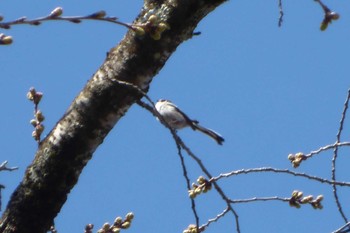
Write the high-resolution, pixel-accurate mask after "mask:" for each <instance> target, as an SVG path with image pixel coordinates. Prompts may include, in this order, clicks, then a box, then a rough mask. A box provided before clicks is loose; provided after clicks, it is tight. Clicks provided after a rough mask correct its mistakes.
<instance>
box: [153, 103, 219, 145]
mask: <svg viewBox="0 0 350 233" xmlns="http://www.w3.org/2000/svg"><path fill="white" fill-rule="evenodd" d="M156 109H157V111H158V112H159V114H160V115H161V116H162V117H163V118H164V120H165V121H166V122H167V123H168V124H169V126H170V127H171V128H173V129H182V128H184V127H187V126H189V127H191V128H192V129H193V130H198V131H200V132H202V133H205V134H206V135H208V136H209V137H211V138H213V139H214V140H215V141H216V142H217V143H218V144H219V145H222V143H223V142H224V138H223V137H221V135H219V134H218V133H216V132H214V131H213V130H211V129H207V128H204V127H203V126H200V125H199V124H198V123H199V122H198V121H196V120H191V119H190V118H189V117H188V116H187V115H186V114H185V113H183V112H182V111H181V110H180V109H179V108H178V107H177V106H176V105H175V104H173V103H172V102H170V101H169V100H163V99H160V100H158V102H157V103H156Z"/></svg>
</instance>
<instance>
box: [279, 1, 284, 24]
mask: <svg viewBox="0 0 350 233" xmlns="http://www.w3.org/2000/svg"><path fill="white" fill-rule="evenodd" d="M278 9H279V13H280V15H279V17H278V26H279V27H281V26H282V23H283V15H284V12H283V6H282V0H278Z"/></svg>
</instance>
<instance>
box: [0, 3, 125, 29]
mask: <svg viewBox="0 0 350 233" xmlns="http://www.w3.org/2000/svg"><path fill="white" fill-rule="evenodd" d="M55 10H56V11H57V10H59V11H60V12H59V13H56V12H55ZM62 13H63V9H62V8H60V7H57V8H56V9H54V10H53V11H52V12H51V14H49V15H47V16H44V17H39V18H36V19H27V18H26V17H20V18H18V19H15V20H12V21H8V22H2V23H0V28H3V29H10V28H11V26H14V25H24V24H26V25H34V26H38V25H40V24H41V23H42V22H45V21H67V22H71V23H81V22H82V21H84V20H97V21H104V22H109V23H114V24H118V25H121V26H124V27H126V28H129V29H132V26H131V25H130V24H127V23H123V22H120V21H118V18H117V17H108V16H105V15H106V12H105V11H98V12H95V13H93V14H89V15H86V16H64V17H61V16H60V15H61V14H62Z"/></svg>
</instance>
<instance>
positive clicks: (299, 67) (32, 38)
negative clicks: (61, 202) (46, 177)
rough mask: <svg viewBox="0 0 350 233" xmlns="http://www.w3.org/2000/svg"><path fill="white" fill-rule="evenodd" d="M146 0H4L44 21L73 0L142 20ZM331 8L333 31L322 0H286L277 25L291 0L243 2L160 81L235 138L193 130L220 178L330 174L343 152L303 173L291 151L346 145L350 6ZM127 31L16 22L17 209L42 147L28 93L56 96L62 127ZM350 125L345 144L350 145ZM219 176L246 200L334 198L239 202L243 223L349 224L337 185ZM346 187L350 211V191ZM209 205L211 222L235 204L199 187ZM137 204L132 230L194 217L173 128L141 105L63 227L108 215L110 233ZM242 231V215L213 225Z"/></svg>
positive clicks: (76, 9)
mask: <svg viewBox="0 0 350 233" xmlns="http://www.w3.org/2000/svg"><path fill="white" fill-rule="evenodd" d="M142 3H143V1H88V2H86V1H81V0H71V1H66V0H62V1H50V2H47V1H39V0H37V1H25V2H23V1H18V0H13V1H6V2H4V1H2V2H1V3H0V6H1V12H0V13H1V14H2V15H4V16H5V20H12V19H15V18H17V17H20V16H27V17H29V18H33V17H38V16H43V15H46V14H48V13H49V12H50V11H51V10H52V9H53V8H55V7H56V6H62V7H63V8H64V13H65V15H85V14H89V13H92V12H94V11H98V10H101V9H104V10H106V11H107V13H108V15H111V16H117V17H119V18H120V20H122V21H124V22H131V21H132V20H133V19H134V18H135V17H136V16H137V14H138V12H139V10H140V8H141V6H142ZM325 3H326V4H328V5H329V7H331V8H332V9H334V10H336V11H338V12H339V13H340V14H341V18H340V20H338V21H336V22H334V23H333V24H332V25H330V27H329V28H328V29H327V31H325V32H321V31H320V30H319V25H320V23H321V21H322V18H323V12H322V10H321V8H320V7H319V6H318V5H317V4H316V3H315V2H314V1H312V0H309V1H302V2H300V1H284V2H283V4H284V10H285V16H284V23H283V27H282V28H278V27H277V19H278V8H277V1H259V0H252V1H229V2H227V3H225V4H223V5H222V6H220V7H219V8H218V9H217V10H215V11H214V12H213V13H212V14H210V15H209V16H208V17H206V18H205V19H204V20H203V21H202V22H201V23H200V24H199V25H198V28H197V30H198V31H201V32H202V34H201V35H200V36H197V37H194V38H193V39H191V40H189V41H186V42H185V43H184V44H182V45H181V46H180V47H179V48H178V49H177V51H176V52H175V53H174V54H173V56H172V57H171V58H170V59H169V60H168V62H167V64H166V66H165V67H164V68H163V69H162V70H161V71H160V73H159V74H158V75H157V76H156V77H155V79H154V81H153V82H152V84H151V88H150V91H149V96H150V97H151V98H153V99H154V100H157V99H159V98H166V99H170V100H172V101H173V102H175V103H176V104H177V105H178V106H179V107H180V108H181V109H182V110H183V111H184V112H186V113H187V114H188V115H189V116H190V117H192V118H194V119H197V120H199V121H200V122H201V123H202V125H204V126H207V127H209V128H212V129H214V130H216V131H218V132H220V134H222V135H223V136H224V137H225V139H226V141H225V143H224V145H223V146H218V145H217V144H216V143H215V142H214V141H212V140H211V139H210V138H207V137H206V136H205V135H202V134H200V133H198V132H193V131H192V130H190V129H184V130H183V131H180V132H179V135H180V136H181V137H182V139H183V140H184V141H185V142H186V144H187V145H188V146H190V147H191V148H192V150H193V151H194V152H195V153H196V154H197V155H198V156H199V157H200V158H201V159H202V161H203V163H204V164H205V165H206V166H207V168H208V169H209V171H210V172H211V173H212V174H213V175H218V174H220V173H223V172H229V171H232V170H238V169H243V168H254V167H265V166H272V167H276V168H289V169H291V170H296V171H300V172H306V173H309V174H312V175H318V176H321V177H324V178H330V174H331V158H332V153H331V152H326V153H323V154H321V155H319V156H316V157H314V158H313V159H311V160H309V161H307V162H305V163H304V164H302V165H301V167H300V168H298V169H293V168H291V165H290V163H289V161H288V160H287V155H288V154H289V153H296V152H299V151H302V152H305V153H308V152H310V151H312V150H316V149H318V148H320V147H322V146H325V145H328V144H332V143H334V142H335V135H336V133H337V130H338V125H339V120H340V117H341V112H342V109H343V103H344V101H345V98H346V95H347V89H348V88H349V73H350V72H349V71H350V66H349V54H350V47H349V41H350V31H349V28H350V10H349V9H350V5H349V4H350V3H348V2H341V1H328V2H325ZM125 32H126V29H125V28H123V27H120V26H116V25H114V24H108V23H101V22H84V23H82V24H79V25H75V24H69V23H65V22H49V23H45V24H43V25H41V26H40V27H33V26H15V27H13V29H12V30H9V31H5V33H6V34H9V35H12V36H13V37H14V40H15V41H14V43H13V45H11V46H2V47H0V49H1V53H2V56H1V57H0V68H1V71H2V75H1V79H0V87H2V91H1V94H0V95H1V98H2V100H3V101H2V109H3V110H2V114H1V117H0V119H1V121H2V130H1V132H2V135H3V136H2V140H1V141H0V147H1V148H2V153H1V157H0V160H1V161H3V160H9V164H10V165H12V166H19V167H20V169H19V170H18V171H16V172H12V173H8V172H2V173H1V183H2V184H4V185H5V186H6V189H5V190H3V192H2V194H3V208H4V207H5V203H6V202H7V201H8V199H9V196H10V194H11V192H12V191H13V190H14V188H15V187H16V186H17V185H18V183H19V182H20V181H21V179H22V176H23V174H24V171H25V168H26V167H27V166H28V165H29V164H30V162H31V161H32V160H33V155H34V153H35V150H36V143H35V142H34V140H32V138H31V131H32V126H31V125H30V124H29V120H30V119H31V118H32V113H33V106H32V105H31V103H30V102H29V101H28V100H27V99H26V92H27V91H28V89H29V88H30V87H31V86H34V87H36V89H37V90H40V91H42V92H44V94H45V95H44V99H43V101H42V103H41V105H40V109H41V110H42V111H43V112H44V115H45V116H46V120H45V122H44V123H45V126H46V130H45V132H46V133H48V132H49V131H50V129H51V128H52V127H53V126H54V125H55V123H56V122H57V121H58V120H59V119H60V118H61V116H62V115H63V113H64V111H65V110H66V109H67V108H68V106H69V104H70V103H71V101H72V100H73V98H74V97H75V96H76V95H77V94H78V92H79V91H80V90H81V89H82V88H83V87H84V85H85V83H86V82H87V80H88V79H89V78H90V77H91V75H92V74H93V73H94V72H95V71H96V70H97V69H98V67H99V66H100V65H101V64H102V62H103V60H104V59H105V56H106V52H107V51H108V50H109V49H110V48H112V47H113V46H115V45H116V44H117V43H118V42H119V41H120V40H121V39H122V38H123V36H124V34H125ZM348 122H349V121H347V122H346V124H345V130H344V134H343V140H344V141H349V133H348V132H349V127H348ZM44 134H45V133H44ZM348 152H349V149H347V148H342V149H341V150H340V157H339V161H338V162H339V163H338V174H337V177H338V179H339V180H341V181H346V180H349V179H348V177H349V172H348V170H349V169H348V166H346V164H348V163H349V159H347V158H346V157H347V154H348ZM186 162H187V165H188V170H189V175H190V177H191V179H192V180H193V181H194V180H195V179H196V178H197V177H198V176H199V175H202V172H201V171H200V169H199V168H198V166H197V165H196V164H195V163H194V162H193V161H191V159H190V158H187V157H186ZM219 184H220V185H221V186H222V188H223V190H224V191H225V193H226V194H227V195H228V196H229V197H231V198H232V199H240V198H250V197H265V196H280V197H288V196H290V194H291V192H292V191H293V190H295V189H298V190H302V191H303V192H304V193H305V194H312V195H315V196H317V195H318V194H323V195H324V196H325V201H324V203H323V204H324V208H323V210H313V209H312V208H311V207H310V206H303V207H302V208H301V209H295V208H290V207H289V205H288V204H287V203H280V202H264V203H250V204H237V205H234V207H235V209H236V211H237V212H238V214H239V216H240V218H239V220H240V224H241V230H242V232H331V231H332V230H335V229H337V228H338V227H340V226H341V225H343V221H342V219H341V218H340V215H339V214H338V212H337V208H336V205H335V203H334V201H333V199H332V197H333V196H332V192H331V187H329V186H327V185H324V184H319V183H315V182H310V181H308V180H304V179H301V178H294V177H290V176H287V175H278V174H271V173H265V174H264V173H259V174H251V175H242V176H238V177H231V178H229V179H225V180H222V181H220V182H219ZM339 191H340V194H339V196H340V200H341V201H342V203H343V205H344V209H345V213H346V214H348V215H349V214H350V211H349V209H350V205H349V202H348V199H347V198H348V196H349V194H350V192H349V189H345V188H340V189H339ZM196 203H197V207H198V212H199V215H200V220H201V223H205V222H206V220H207V219H209V218H212V217H214V216H215V215H217V214H218V213H220V212H221V211H222V210H223V209H224V208H225V203H224V202H222V201H221V199H220V197H219V196H218V195H217V193H216V192H215V191H211V192H209V193H207V194H205V195H202V196H199V197H198V198H197V199H196ZM129 211H132V212H134V213H135V220H134V222H133V225H132V227H131V228H130V229H128V230H127V231H128V232H130V233H133V232H141V231H142V232H152V233H153V232H169V233H175V232H182V231H183V230H184V229H185V228H186V227H187V226H188V225H189V224H190V223H193V222H194V218H193V215H192V211H191V209H190V201H189V199H188V196H187V190H186V184H185V179H184V178H183V176H182V170H181V165H180V160H179V158H178V156H177V151H176V146H175V144H174V142H173V141H172V137H171V135H170V134H169V132H168V130H166V129H165V128H164V127H163V126H162V125H161V124H159V122H157V121H156V120H155V119H154V117H153V116H151V115H150V114H149V113H148V112H147V111H145V110H143V109H141V108H140V107H139V106H137V105H135V106H133V107H132V108H131V109H130V110H129V111H128V113H127V114H126V115H125V117H124V118H122V119H121V120H120V122H119V123H118V124H117V125H116V127H115V128H114V129H113V130H112V131H111V133H110V134H109V135H108V137H107V138H106V140H105V141H104V143H103V144H102V145H101V146H100V147H99V148H98V150H97V151H96V153H95V155H94V157H93V159H92V160H91V161H90V163H89V164H88V165H87V167H86V169H85V170H84V171H83V173H82V175H81V178H80V180H79V182H78V184H77V186H76V187H75V188H74V189H73V190H72V192H71V194H70V195H69V199H68V201H67V203H66V205H65V206H64V207H63V209H62V211H61V213H60V214H59V216H58V217H57V219H56V227H57V230H58V231H59V232H60V233H63V232H65V233H70V232H83V228H84V226H85V225H86V224H87V223H94V224H95V226H96V228H95V229H96V230H97V227H98V226H101V225H102V224H103V223H104V222H107V221H109V222H112V221H113V220H114V218H115V217H116V216H118V215H121V216H124V215H125V214H126V213H127V212H129ZM234 229H235V224H234V219H233V216H231V215H230V214H229V215H227V216H226V217H225V218H224V219H222V220H220V221H219V222H218V223H215V224H213V225H211V227H209V228H208V229H207V231H206V232H208V233H210V232H221V233H225V232H234Z"/></svg>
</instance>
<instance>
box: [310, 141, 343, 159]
mask: <svg viewBox="0 0 350 233" xmlns="http://www.w3.org/2000/svg"><path fill="white" fill-rule="evenodd" d="M342 146H350V142H335V143H334V144H331V145H327V146H324V147H321V148H320V149H318V150H315V151H311V152H310V153H309V154H306V155H305V157H307V158H310V157H312V156H314V155H316V154H320V153H321V152H323V151H327V150H330V149H335V148H339V147H342Z"/></svg>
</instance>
